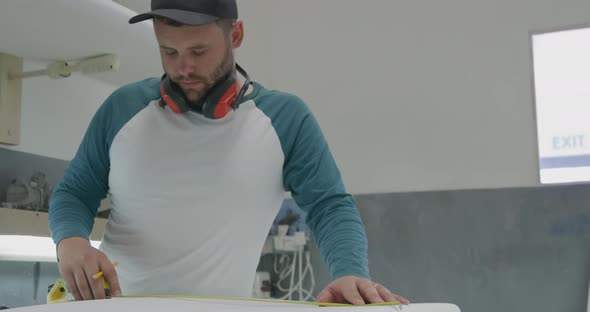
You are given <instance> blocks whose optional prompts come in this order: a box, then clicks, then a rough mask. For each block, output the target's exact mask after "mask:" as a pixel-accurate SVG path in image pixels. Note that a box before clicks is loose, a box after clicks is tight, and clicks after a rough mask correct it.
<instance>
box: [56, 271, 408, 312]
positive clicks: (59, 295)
mask: <svg viewBox="0 0 590 312" xmlns="http://www.w3.org/2000/svg"><path fill="white" fill-rule="evenodd" d="M102 280H103V285H104V287H105V289H108V285H107V284H106V282H105V281H104V278H103V279H102ZM68 295H69V292H68V289H67V286H66V283H65V281H64V280H63V279H61V278H59V279H57V280H56V281H55V283H54V285H53V287H52V288H51V290H50V291H49V293H48V294H47V303H62V302H68ZM116 298H162V299H207V300H227V301H245V302H264V303H286V304H299V305H313V306H320V307H349V306H353V304H350V303H329V302H311V301H292V300H279V299H257V298H233V297H212V296H181V295H144V296H121V297H116ZM365 305H366V306H396V305H401V303H400V302H399V301H393V302H379V303H368V304H365Z"/></svg>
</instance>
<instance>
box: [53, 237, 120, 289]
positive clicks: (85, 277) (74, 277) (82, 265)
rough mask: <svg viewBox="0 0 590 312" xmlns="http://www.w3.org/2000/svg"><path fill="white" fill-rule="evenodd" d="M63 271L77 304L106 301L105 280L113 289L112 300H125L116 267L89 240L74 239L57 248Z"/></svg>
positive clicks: (60, 268)
mask: <svg viewBox="0 0 590 312" xmlns="http://www.w3.org/2000/svg"><path fill="white" fill-rule="evenodd" d="M57 256H58V259H60V260H59V271H60V273H61V276H62V277H63V279H64V280H65V281H66V283H67V285H68V288H69V290H70V292H71V293H72V295H73V296H74V298H75V299H76V300H92V299H105V298H106V295H105V290H104V286H103V281H102V278H100V277H104V279H105V281H106V283H107V284H108V285H109V288H110V292H111V296H114V297H118V296H121V294H122V292H121V288H120V286H119V279H118V277H117V272H116V271H115V266H116V265H117V263H114V264H113V263H111V261H110V260H109V259H108V258H107V256H106V255H105V254H104V253H102V252H101V251H100V250H98V249H96V248H94V247H92V245H90V242H89V241H88V240H87V239H84V238H81V237H70V238H66V239H64V240H62V241H61V242H60V243H59V245H58V248H57Z"/></svg>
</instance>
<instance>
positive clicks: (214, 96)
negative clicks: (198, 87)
mask: <svg viewBox="0 0 590 312" xmlns="http://www.w3.org/2000/svg"><path fill="white" fill-rule="evenodd" d="M236 69H237V70H238V71H239V72H240V73H241V74H242V75H243V76H244V77H245V78H246V81H245V82H244V86H243V87H242V88H241V89H240V91H239V92H238V84H237V81H236V79H235V78H234V77H233V75H231V73H230V74H228V75H227V76H226V77H225V79H222V80H221V81H219V82H218V83H217V84H215V86H213V87H212V88H211V90H209V92H208V93H207V95H206V96H205V98H204V100H203V106H202V112H201V114H203V116H205V117H207V118H211V119H219V118H223V117H225V116H226V115H227V114H228V113H229V112H230V111H231V110H236V109H238V106H239V104H240V100H241V98H242V97H243V96H244V94H245V93H246V91H247V90H248V87H249V86H250V78H249V77H248V74H247V73H246V71H245V70H244V69H242V68H241V67H240V65H238V64H236ZM160 95H161V98H160V106H161V107H165V106H168V107H170V109H171V110H172V111H173V112H175V113H177V114H183V113H186V112H187V111H189V110H191V107H190V105H189V103H188V100H187V99H186V97H185V96H184V93H183V92H182V89H180V87H179V86H178V85H177V84H175V83H174V82H173V81H172V80H170V77H168V75H164V76H162V81H161V83H160Z"/></svg>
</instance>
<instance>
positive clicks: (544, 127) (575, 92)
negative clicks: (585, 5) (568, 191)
mask: <svg viewBox="0 0 590 312" xmlns="http://www.w3.org/2000/svg"><path fill="white" fill-rule="evenodd" d="M532 52H533V70H534V90H535V91H534V92H535V105H536V118H537V138H538V149H539V164H540V178H541V183H543V184H548V183H569V182H583V181H590V141H589V139H590V28H584V29H575V30H567V31H557V32H551V33H542V34H535V35H533V36H532Z"/></svg>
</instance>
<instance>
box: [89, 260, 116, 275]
mask: <svg viewBox="0 0 590 312" xmlns="http://www.w3.org/2000/svg"><path fill="white" fill-rule="evenodd" d="M118 265H119V262H115V263H113V266H114V267H116V266H118ZM102 275H103V273H102V271H99V272H98V273H96V274H94V275H92V278H93V279H97V278H99V277H101V276H102Z"/></svg>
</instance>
